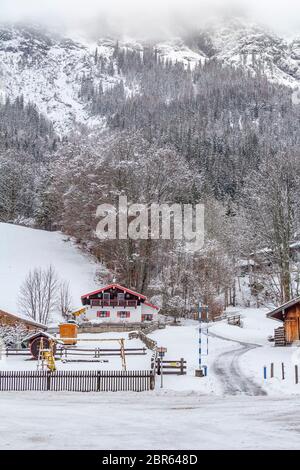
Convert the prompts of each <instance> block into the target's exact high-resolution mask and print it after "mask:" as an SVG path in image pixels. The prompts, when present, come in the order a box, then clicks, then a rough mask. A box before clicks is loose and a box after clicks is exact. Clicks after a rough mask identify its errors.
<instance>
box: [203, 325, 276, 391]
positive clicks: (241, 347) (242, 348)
mask: <svg viewBox="0 0 300 470" xmlns="http://www.w3.org/2000/svg"><path fill="white" fill-rule="evenodd" d="M209 336H211V337H213V338H218V339H221V340H223V341H230V342H231V343H232V345H233V349H231V350H229V351H226V352H222V353H221V354H219V355H218V356H217V357H216V359H215V360H214V362H213V364H212V369H213V372H214V373H215V374H216V375H217V377H218V379H219V380H220V381H221V383H222V386H223V391H224V393H225V394H226V395H236V394H240V393H243V394H246V395H252V396H259V395H260V396H264V395H266V394H267V393H266V392H265V390H263V389H262V387H260V386H259V385H258V384H257V383H255V381H254V380H252V379H251V378H250V377H247V376H246V375H245V374H244V373H243V371H242V368H241V366H240V359H241V357H242V356H243V355H244V354H246V353H248V352H249V351H251V350H252V349H256V348H259V347H260V345H257V344H251V343H244V342H241V341H237V340H229V339H228V338H224V337H222V336H220V335H217V334H215V333H212V332H209ZM235 345H238V348H237V347H236V346H235Z"/></svg>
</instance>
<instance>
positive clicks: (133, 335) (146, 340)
mask: <svg viewBox="0 0 300 470" xmlns="http://www.w3.org/2000/svg"><path fill="white" fill-rule="evenodd" d="M128 338H129V339H135V338H138V339H140V340H141V341H142V342H143V343H144V344H145V346H146V347H147V348H148V349H151V350H154V349H156V346H157V343H156V341H154V340H153V339H151V338H148V336H146V335H145V334H144V333H142V332H141V331H133V332H132V333H129V335H128Z"/></svg>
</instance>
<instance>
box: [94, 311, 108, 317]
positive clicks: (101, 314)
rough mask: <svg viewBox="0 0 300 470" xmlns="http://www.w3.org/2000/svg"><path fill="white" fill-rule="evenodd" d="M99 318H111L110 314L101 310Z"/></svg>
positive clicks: (98, 314) (98, 313)
mask: <svg viewBox="0 0 300 470" xmlns="http://www.w3.org/2000/svg"><path fill="white" fill-rule="evenodd" d="M97 317H98V318H108V317H110V312H108V311H105V310H100V311H99V312H97Z"/></svg>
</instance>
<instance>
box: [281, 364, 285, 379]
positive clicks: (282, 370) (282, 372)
mask: <svg viewBox="0 0 300 470" xmlns="http://www.w3.org/2000/svg"><path fill="white" fill-rule="evenodd" d="M281 377H282V380H284V378H285V375H284V362H282V363H281Z"/></svg>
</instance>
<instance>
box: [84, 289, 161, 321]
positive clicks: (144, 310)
mask: <svg viewBox="0 0 300 470" xmlns="http://www.w3.org/2000/svg"><path fill="white" fill-rule="evenodd" d="M81 302H82V305H84V306H85V307H86V313H85V318H86V319H87V320H90V321H91V320H92V321H94V322H95V321H99V322H125V323H127V322H133V323H138V322H151V321H155V320H156V317H157V314H158V312H159V307H157V306H156V305H153V304H152V303H151V302H149V301H148V299H147V297H146V296H145V295H143V294H139V293H138V292H134V291H133V290H131V289H128V288H127V287H123V286H121V285H120V284H109V285H108V286H105V287H102V288H101V289H98V290H96V291H94V292H90V293H89V294H85V295H83V296H82V297H81Z"/></svg>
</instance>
